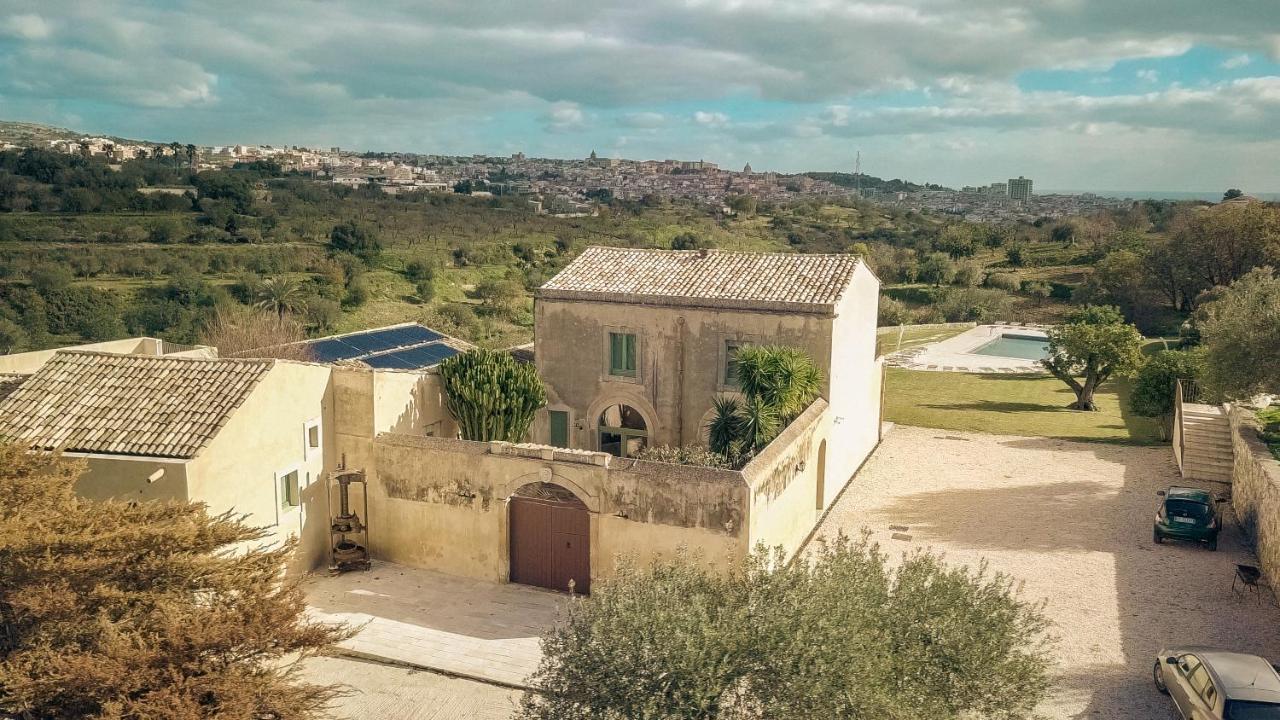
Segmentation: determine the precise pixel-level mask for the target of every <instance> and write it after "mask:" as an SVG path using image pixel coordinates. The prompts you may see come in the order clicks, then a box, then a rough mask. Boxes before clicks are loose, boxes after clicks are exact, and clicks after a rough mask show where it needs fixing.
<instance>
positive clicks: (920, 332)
mask: <svg viewBox="0 0 1280 720" xmlns="http://www.w3.org/2000/svg"><path fill="white" fill-rule="evenodd" d="M971 327H973V323H951V324H950V325H907V326H905V327H901V328H899V327H898V326H897V325H893V326H891V327H882V328H876V357H880V356H881V355H887V354H889V353H892V352H897V351H899V350H906V349H908V348H913V347H917V346H920V345H927V344H929V343H935V342H940V341H942V340H946V339H947V338H952V337H955V336H956V335H959V334H960V333H962V332H964V331H965V330H968V329H969V328H971ZM899 333H901V334H899ZM899 340H901V342H899Z"/></svg>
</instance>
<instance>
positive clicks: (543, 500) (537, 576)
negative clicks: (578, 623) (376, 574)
mask: <svg viewBox="0 0 1280 720" xmlns="http://www.w3.org/2000/svg"><path fill="white" fill-rule="evenodd" d="M508 512H509V513H510V517H509V538H510V560H511V572H510V580H511V582H513V583H521V584H523V585H536V586H538V587H544V588H548V589H550V590H559V591H561V592H569V591H570V589H571V588H572V591H573V592H575V593H581V594H584V595H585V594H587V593H589V592H591V518H590V514H589V512H588V510H587V506H586V504H585V503H583V502H582V501H581V500H579V499H578V497H577V496H576V495H574V494H573V493H572V492H570V491H569V490H567V489H565V488H564V487H561V486H560V485H556V484H554V483H548V482H534V483H529V484H527V485H523V486H521V487H520V488H519V489H518V490H516V492H515V494H513V495H512V496H511V502H510V503H509V506H508Z"/></svg>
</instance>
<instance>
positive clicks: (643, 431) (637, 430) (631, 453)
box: [597, 404, 649, 457]
mask: <svg viewBox="0 0 1280 720" xmlns="http://www.w3.org/2000/svg"><path fill="white" fill-rule="evenodd" d="M597 427H598V429H599V439H600V452H607V453H609V454H611V455H617V456H619V457H635V456H636V454H637V453H639V452H640V451H641V450H642V449H644V447H645V446H646V445H648V444H649V429H648V427H647V426H646V425H645V422H644V416H643V415H641V414H640V411H639V410H636V409H635V408H633V407H631V406H630V405H622V404H618V405H610V406H608V407H606V408H605V409H604V411H602V412H601V413H600V419H599V421H598V422H597Z"/></svg>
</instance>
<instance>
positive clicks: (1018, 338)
mask: <svg viewBox="0 0 1280 720" xmlns="http://www.w3.org/2000/svg"><path fill="white" fill-rule="evenodd" d="M969 352H971V353H973V354H974V355H994V356H995V357H1007V358H1021V359H1023V360H1043V359H1045V358H1046V357H1048V356H1049V341H1048V340H1047V339H1046V338H1044V337H1040V336H1038V335H1001V336H1000V337H998V338H996V339H995V340H992V341H991V342H989V343H986V344H984V345H982V346H980V347H978V348H976V349H974V350H970V351H969Z"/></svg>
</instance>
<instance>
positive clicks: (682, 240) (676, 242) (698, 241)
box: [671, 232, 710, 250]
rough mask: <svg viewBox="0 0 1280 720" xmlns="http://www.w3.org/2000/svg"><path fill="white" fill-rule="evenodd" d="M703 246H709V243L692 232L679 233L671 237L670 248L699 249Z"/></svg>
mask: <svg viewBox="0 0 1280 720" xmlns="http://www.w3.org/2000/svg"><path fill="white" fill-rule="evenodd" d="M705 247H710V245H709V244H708V243H707V242H706V241H705V240H703V239H702V238H701V237H699V236H697V235H696V234H694V233H690V232H686V233H680V234H679V235H676V236H675V237H673V238H671V249H672V250H701V249H702V248H705Z"/></svg>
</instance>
